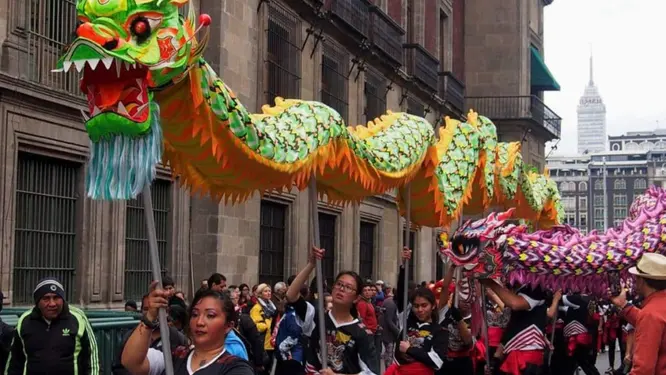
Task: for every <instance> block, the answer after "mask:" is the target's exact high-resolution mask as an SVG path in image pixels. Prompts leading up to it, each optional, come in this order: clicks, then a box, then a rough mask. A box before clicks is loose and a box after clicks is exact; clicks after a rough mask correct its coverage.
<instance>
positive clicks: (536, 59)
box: [530, 46, 560, 91]
mask: <svg viewBox="0 0 666 375" xmlns="http://www.w3.org/2000/svg"><path fill="white" fill-rule="evenodd" d="M530 50H531V52H532V58H531V65H532V68H531V73H530V74H531V78H530V83H531V84H530V86H532V90H534V91H560V84H559V83H557V81H556V80H555V77H553V74H552V73H551V72H550V70H548V67H547V66H546V63H545V62H543V58H541V55H540V54H539V51H538V50H537V49H536V48H534V46H530Z"/></svg>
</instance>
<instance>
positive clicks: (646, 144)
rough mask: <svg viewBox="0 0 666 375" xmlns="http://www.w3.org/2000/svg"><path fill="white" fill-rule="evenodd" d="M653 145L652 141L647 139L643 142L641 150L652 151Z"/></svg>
mask: <svg viewBox="0 0 666 375" xmlns="http://www.w3.org/2000/svg"><path fill="white" fill-rule="evenodd" d="M652 146H653V144H652V142H648V141H645V142H643V143H641V150H643V151H650V150H652Z"/></svg>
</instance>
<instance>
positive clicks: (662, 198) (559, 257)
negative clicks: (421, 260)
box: [439, 187, 666, 296]
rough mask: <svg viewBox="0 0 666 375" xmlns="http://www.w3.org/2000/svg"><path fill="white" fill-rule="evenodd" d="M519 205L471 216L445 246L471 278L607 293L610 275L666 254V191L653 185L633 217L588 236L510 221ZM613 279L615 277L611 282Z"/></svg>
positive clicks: (445, 237) (634, 205)
mask: <svg viewBox="0 0 666 375" xmlns="http://www.w3.org/2000/svg"><path fill="white" fill-rule="evenodd" d="M513 214H514V212H513V210H509V211H507V212H503V213H500V214H496V213H493V214H491V215H489V216H488V217H487V218H483V219H480V220H477V221H468V222H466V223H465V224H464V225H463V226H461V227H460V228H459V229H458V230H457V231H456V232H455V233H454V234H453V236H452V237H451V241H449V240H448V235H447V234H446V233H445V232H443V233H441V234H440V240H439V243H440V250H441V251H442V253H443V254H445V255H447V256H449V257H450V258H451V259H452V260H453V261H454V262H455V263H456V264H458V265H461V266H464V267H465V269H467V270H468V272H467V274H468V276H471V277H483V278H487V277H493V278H496V277H506V278H507V280H508V281H511V282H519V283H531V284H534V285H542V286H545V287H547V288H549V289H551V290H555V289H558V288H561V289H563V290H565V291H574V292H576V291H583V292H587V293H591V294H596V295H600V296H603V295H605V293H606V290H607V288H608V287H609V277H610V279H612V278H613V277H615V276H619V277H627V276H628V273H627V272H626V270H627V269H628V268H629V267H631V266H634V265H636V263H637V261H638V259H639V258H640V257H641V256H642V255H643V254H644V253H645V252H658V253H662V254H663V253H666V191H665V190H663V189H661V188H657V187H651V188H649V189H648V190H647V191H646V193H645V194H643V195H640V196H638V197H637V198H636V199H635V200H634V202H633V203H632V206H631V208H630V216H629V217H628V218H627V219H626V220H624V222H623V223H622V224H621V225H619V226H618V227H616V228H611V229H609V230H608V231H606V232H605V233H597V232H596V231H592V232H591V233H589V234H587V235H583V234H582V233H581V232H580V231H578V230H577V229H575V228H572V227H570V226H568V225H557V226H554V227H552V228H550V229H548V230H537V231H535V232H530V231H529V230H528V228H527V226H526V225H524V224H521V225H516V224H513V223H509V220H510V219H511V217H512V216H513ZM610 282H612V280H611V281H610Z"/></svg>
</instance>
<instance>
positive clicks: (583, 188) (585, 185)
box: [578, 181, 587, 191]
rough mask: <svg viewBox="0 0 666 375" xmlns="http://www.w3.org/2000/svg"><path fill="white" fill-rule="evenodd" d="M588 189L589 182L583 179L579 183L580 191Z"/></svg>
mask: <svg viewBox="0 0 666 375" xmlns="http://www.w3.org/2000/svg"><path fill="white" fill-rule="evenodd" d="M586 190H587V182H585V181H581V182H579V183H578V191H586Z"/></svg>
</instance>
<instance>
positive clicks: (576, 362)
mask: <svg viewBox="0 0 666 375" xmlns="http://www.w3.org/2000/svg"><path fill="white" fill-rule="evenodd" d="M560 303H561V304H562V306H560V310H562V311H563V312H564V339H565V342H566V344H567V353H568V358H567V359H568V361H567V363H568V366H567V367H566V368H565V369H564V370H563V371H564V372H563V373H562V374H563V375H569V374H573V373H574V371H576V368H577V367H578V366H580V367H581V369H582V370H583V371H584V372H585V373H586V374H587V375H598V374H599V370H597V369H596V367H595V366H594V359H595V357H596V352H595V345H594V344H595V342H594V335H596V334H597V327H598V321H597V322H596V323H595V321H594V320H593V319H592V317H591V314H590V304H591V303H592V300H591V298H590V297H589V296H586V295H582V294H574V295H568V296H562V301H561V302H560Z"/></svg>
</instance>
